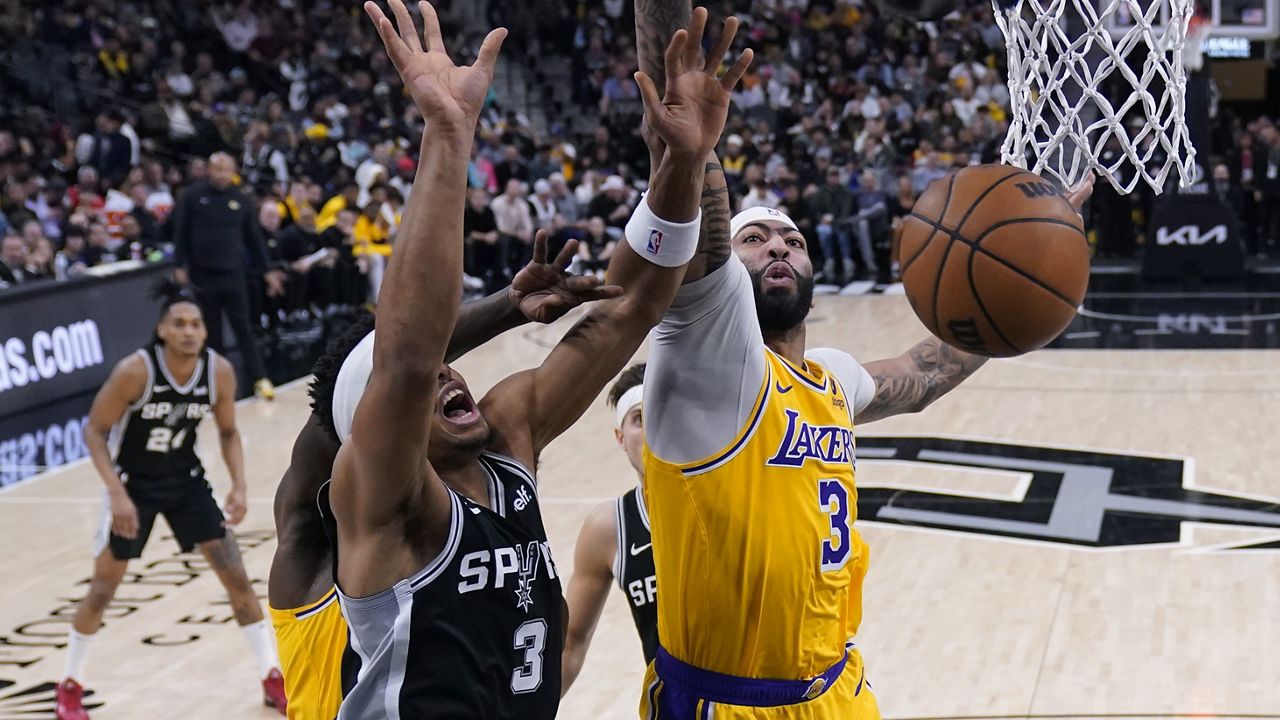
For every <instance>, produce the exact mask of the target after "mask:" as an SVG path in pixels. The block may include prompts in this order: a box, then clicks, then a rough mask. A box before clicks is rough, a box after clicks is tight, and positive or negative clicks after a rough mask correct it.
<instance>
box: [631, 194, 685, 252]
mask: <svg viewBox="0 0 1280 720" xmlns="http://www.w3.org/2000/svg"><path fill="white" fill-rule="evenodd" d="M701 227H702V210H701V209H699V210H698V216H697V217H695V218H694V219H692V220H690V221H689V222H685V223H674V222H668V221H666V220H663V219H662V218H660V217H658V216H657V215H654V214H653V211H652V210H650V209H649V198H648V197H647V196H646V197H643V198H641V199H640V204H639V205H637V206H636V211H635V212H634V213H632V215H631V220H630V221H629V222H628V223H627V243H628V244H630V245H631V249H632V250H635V251H636V254H637V255H639V256H640V257H642V258H644V259H645V260H648V261H649V262H651V263H653V264H654V265H660V266H662V267H680V266H681V265H684V264H685V263H687V262H689V261H690V260H692V259H693V255H694V253H696V252H697V251H698V234H699V230H700V229H701Z"/></svg>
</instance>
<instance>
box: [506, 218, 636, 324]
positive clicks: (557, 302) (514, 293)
mask: <svg viewBox="0 0 1280 720" xmlns="http://www.w3.org/2000/svg"><path fill="white" fill-rule="evenodd" d="M577 252H578V241H577V240H570V241H569V242H567V243H565V246H564V248H563V249H562V250H561V251H560V254H558V255H556V258H555V260H552V261H551V262H547V231H546V230H539V231H538V234H537V235H536V236H535V237H534V239H533V260H531V261H530V262H529V264H528V265H525V266H524V268H522V269H521V270H520V272H518V273H516V276H515V277H514V278H513V279H512V280H511V287H510V288H508V290H507V293H508V297H509V298H510V299H511V304H512V305H515V306H516V308H517V309H519V310H520V313H521V314H523V315H524V316H525V317H526V318H528V319H529V320H530V321H532V322H536V323H549V322H553V321H555V320H557V319H559V318H560V317H563V316H564V314H565V313H567V312H569V311H570V310H572V309H573V308H576V307H578V306H579V305H581V304H583V303H586V302H592V301H594V300H607V299H608V298H615V297H618V296H620V295H622V287H621V286H618V285H605V284H604V282H603V281H602V280H600V279H599V278H597V277H595V276H593V275H571V274H570V273H569V272H568V271H567V268H568V267H569V263H570V262H572V261H573V256H574V255H575V254H577Z"/></svg>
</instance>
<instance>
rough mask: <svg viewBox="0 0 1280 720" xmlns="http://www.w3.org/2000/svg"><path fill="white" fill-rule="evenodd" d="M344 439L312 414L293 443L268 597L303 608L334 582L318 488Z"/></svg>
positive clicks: (278, 509)
mask: <svg viewBox="0 0 1280 720" xmlns="http://www.w3.org/2000/svg"><path fill="white" fill-rule="evenodd" d="M337 454H338V441H337V440H335V439H334V438H333V437H332V436H331V435H329V433H328V432H326V431H325V429H324V428H323V427H322V426H321V425H320V421H319V419H318V418H317V417H316V416H315V415H312V416H310V417H309V418H307V424H306V425H305V426H303V428H302V432H300V433H298V438H297V439H296V440H295V441H294V443H293V455H292V456H291V457H290V459H289V469H288V470H286V471H285V473H284V477H283V478H281V479H280V486H279V487H278V488H276V498H275V506H274V510H275V518H276V554H275V557H274V558H273V559H272V561H271V574H270V575H269V576H268V578H267V602H268V603H270V604H271V607H273V608H277V609H281V610H284V609H288V608H297V607H302V606H303V605H307V604H309V603H313V602H315V601H317V600H319V599H320V598H322V597H324V595H325V593H327V592H329V589H330V588H332V587H333V569H332V555H331V551H330V549H329V541H328V539H327V538H326V537H325V533H324V526H323V524H322V523H321V520H320V514H319V512H318V511H317V509H316V493H317V492H318V491H319V489H320V486H321V485H323V484H324V482H325V481H326V480H328V479H329V475H330V474H331V472H332V470H333V460H334V458H335V457H336V456H337Z"/></svg>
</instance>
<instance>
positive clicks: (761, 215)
mask: <svg viewBox="0 0 1280 720" xmlns="http://www.w3.org/2000/svg"><path fill="white" fill-rule="evenodd" d="M766 220H771V221H773V222H776V223H782V224H783V225H785V226H787V227H788V228H791V229H792V230H796V231H799V230H800V228H798V227H796V224H795V222H793V221H792V220H791V218H789V217H787V214H786V213H784V212H781V211H779V210H774V209H773V208H767V207H763V206H756V207H753V208H747V209H746V210H743V211H742V212H740V213H738V214H737V215H734V216H733V219H732V220H730V221H729V237H731V238H733V237H737V236H738V231H739V230H741V229H742V228H744V227H746V226H748V225H751V224H753V223H759V222H764V221H766Z"/></svg>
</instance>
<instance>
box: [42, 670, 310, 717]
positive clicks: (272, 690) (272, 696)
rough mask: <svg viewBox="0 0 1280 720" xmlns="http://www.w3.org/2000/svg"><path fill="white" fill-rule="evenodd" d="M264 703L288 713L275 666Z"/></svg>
mask: <svg viewBox="0 0 1280 720" xmlns="http://www.w3.org/2000/svg"><path fill="white" fill-rule="evenodd" d="M59 697H61V695H59ZM77 697H79V696H77ZM262 704H263V705H266V706H267V707H269V708H275V709H276V710H278V711H279V712H280V714H281V715H285V714H287V711H288V708H289V700H288V698H286V697H285V696H284V676H283V675H281V674H280V671H279V670H276V669H275V668H272V669H271V672H269V673H267V677H266V678H264V679H263V680H262ZM77 706H78V703H77ZM59 717H61V716H59ZM86 717H87V716H86Z"/></svg>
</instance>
